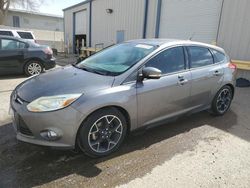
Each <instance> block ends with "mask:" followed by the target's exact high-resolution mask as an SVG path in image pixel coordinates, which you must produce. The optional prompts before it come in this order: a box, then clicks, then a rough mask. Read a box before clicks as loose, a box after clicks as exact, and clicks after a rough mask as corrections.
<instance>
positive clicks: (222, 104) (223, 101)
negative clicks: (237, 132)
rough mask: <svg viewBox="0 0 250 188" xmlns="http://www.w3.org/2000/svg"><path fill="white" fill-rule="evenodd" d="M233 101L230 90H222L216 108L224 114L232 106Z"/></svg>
mask: <svg viewBox="0 0 250 188" xmlns="http://www.w3.org/2000/svg"><path fill="white" fill-rule="evenodd" d="M231 100H232V94H231V92H230V90H229V89H228V88H225V89H223V90H221V92H220V94H219V95H218V98H217V102H216V107H217V110H218V111H219V112H220V113H224V112H225V111H227V109H228V108H229V106H230V103H231Z"/></svg>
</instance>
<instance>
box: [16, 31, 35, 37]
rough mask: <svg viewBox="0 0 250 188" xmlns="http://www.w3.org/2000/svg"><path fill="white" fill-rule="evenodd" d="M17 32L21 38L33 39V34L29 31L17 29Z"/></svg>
mask: <svg viewBox="0 0 250 188" xmlns="http://www.w3.org/2000/svg"><path fill="white" fill-rule="evenodd" d="M17 33H18V35H19V36H20V37H21V38H22V39H33V36H32V34H31V33H30V32H21V31H18V32H17Z"/></svg>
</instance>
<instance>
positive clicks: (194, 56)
mask: <svg viewBox="0 0 250 188" xmlns="http://www.w3.org/2000/svg"><path fill="white" fill-rule="evenodd" d="M188 52H189V56H190V64H191V65H190V66H191V68H198V67H203V66H206V65H211V64H213V56H212V54H211V52H210V51H209V49H208V48H203V47H198V46H190V47H188Z"/></svg>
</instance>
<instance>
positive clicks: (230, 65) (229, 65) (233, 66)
mask: <svg viewBox="0 0 250 188" xmlns="http://www.w3.org/2000/svg"><path fill="white" fill-rule="evenodd" d="M228 67H229V68H230V69H232V70H233V71H236V69H237V66H236V65H235V64H233V63H232V61H230V63H229V64H228Z"/></svg>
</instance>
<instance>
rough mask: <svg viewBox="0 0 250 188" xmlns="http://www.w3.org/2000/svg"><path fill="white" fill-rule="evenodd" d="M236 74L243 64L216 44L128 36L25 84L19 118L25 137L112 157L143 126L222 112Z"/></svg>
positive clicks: (16, 97)
mask: <svg viewBox="0 0 250 188" xmlns="http://www.w3.org/2000/svg"><path fill="white" fill-rule="evenodd" d="M235 75H236V66H235V65H234V64H232V63H231V62H230V59H229V58H228V56H227V55H226V53H225V52H224V50H223V49H221V48H219V47H216V46H212V45H208V44H203V43H198V42H193V41H181V40H170V39H148V40H147V39H145V40H134V41H128V42H125V43H122V44H118V45H115V46H112V47H109V48H107V49H105V50H103V51H101V52H99V53H97V54H95V55H93V56H91V57H89V58H87V59H85V60H84V61H82V62H80V63H78V64H75V65H69V66H66V67H62V68H58V69H55V70H53V71H49V72H47V73H44V74H41V75H39V76H35V77H32V78H30V79H28V80H26V81H24V82H23V83H21V84H20V85H18V86H17V87H16V89H15V90H14V91H13V93H12V95H11V113H12V115H13V125H14V127H15V129H16V131H17V139H18V140H21V141H24V142H29V143H32V144H38V145H44V146H51V147H60V148H71V149H73V148H75V147H79V148H80V149H81V150H82V151H84V152H85V153H86V154H88V155H90V156H98V157H100V156H105V155H108V154H110V153H112V152H114V151H115V150H117V149H118V148H119V146H120V145H121V143H122V142H123V141H124V138H125V136H126V135H127V134H128V133H129V132H131V131H134V130H136V129H139V128H142V127H144V128H148V127H150V126H155V125H158V124H162V123H163V122H165V121H166V120H169V119H170V118H173V117H177V116H181V115H184V114H187V113H189V114H190V113H193V112H198V111H202V110H209V111H210V112H211V113H213V114H215V115H223V114H224V113H225V112H226V111H227V110H228V109H229V107H230V104H231V101H232V99H233V96H234V90H235V89H234V85H235Z"/></svg>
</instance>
